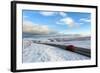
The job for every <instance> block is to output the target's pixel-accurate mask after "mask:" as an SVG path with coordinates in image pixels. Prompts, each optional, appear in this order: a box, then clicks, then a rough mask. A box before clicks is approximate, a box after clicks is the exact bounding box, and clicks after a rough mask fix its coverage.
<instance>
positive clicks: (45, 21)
mask: <svg viewBox="0 0 100 73" xmlns="http://www.w3.org/2000/svg"><path fill="white" fill-rule="evenodd" d="M40 12H42V11H36V10H23V21H30V22H32V23H34V24H39V25H40V26H42V25H46V26H48V27H49V28H50V29H53V30H56V31H58V32H62V31H65V32H64V33H68V31H70V32H72V33H73V32H74V33H78V34H80V33H90V32H91V22H84V21H80V19H88V20H90V19H91V14H90V13H82V12H80V13H79V12H65V13H66V15H67V16H66V17H70V18H72V19H73V20H74V21H75V22H76V23H82V25H81V24H77V25H79V27H78V28H74V27H73V28H70V27H69V26H68V25H67V24H57V23H56V22H58V21H59V20H60V19H62V18H66V17H62V16H61V15H59V14H54V15H51V16H44V15H42V14H40Z"/></svg>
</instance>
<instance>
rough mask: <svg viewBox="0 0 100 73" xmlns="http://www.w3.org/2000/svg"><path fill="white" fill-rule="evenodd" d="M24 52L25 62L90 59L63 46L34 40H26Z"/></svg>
mask: <svg viewBox="0 0 100 73" xmlns="http://www.w3.org/2000/svg"><path fill="white" fill-rule="evenodd" d="M22 52H23V53H22V59H23V60H22V61H23V63H31V62H48V61H50V62H51V61H68V60H86V59H90V58H88V57H86V56H83V55H80V54H77V53H74V52H70V51H67V50H64V49H62V48H57V47H53V46H49V45H44V44H36V43H33V42H31V43H30V42H28V43H25V42H24V44H23V50H22Z"/></svg>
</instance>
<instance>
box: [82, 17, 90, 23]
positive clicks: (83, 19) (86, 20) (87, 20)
mask: <svg viewBox="0 0 100 73" xmlns="http://www.w3.org/2000/svg"><path fill="white" fill-rule="evenodd" d="M80 21H83V22H91V20H90V19H86V18H81V19H80Z"/></svg>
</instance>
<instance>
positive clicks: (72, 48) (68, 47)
mask: <svg viewBox="0 0 100 73" xmlns="http://www.w3.org/2000/svg"><path fill="white" fill-rule="evenodd" d="M66 49H67V50H69V51H72V52H74V51H75V46H74V45H68V46H67V47H66Z"/></svg>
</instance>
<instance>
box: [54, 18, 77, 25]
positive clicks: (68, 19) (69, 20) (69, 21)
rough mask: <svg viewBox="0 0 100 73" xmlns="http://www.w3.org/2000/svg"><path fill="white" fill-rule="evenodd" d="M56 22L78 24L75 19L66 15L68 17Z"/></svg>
mask: <svg viewBox="0 0 100 73" xmlns="http://www.w3.org/2000/svg"><path fill="white" fill-rule="evenodd" d="M56 23H57V24H62V25H65V24H66V25H67V26H69V27H73V26H74V25H75V24H76V23H75V21H74V20H73V19H72V18H70V17H66V18H63V19H60V21H58V22H56Z"/></svg>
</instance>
